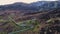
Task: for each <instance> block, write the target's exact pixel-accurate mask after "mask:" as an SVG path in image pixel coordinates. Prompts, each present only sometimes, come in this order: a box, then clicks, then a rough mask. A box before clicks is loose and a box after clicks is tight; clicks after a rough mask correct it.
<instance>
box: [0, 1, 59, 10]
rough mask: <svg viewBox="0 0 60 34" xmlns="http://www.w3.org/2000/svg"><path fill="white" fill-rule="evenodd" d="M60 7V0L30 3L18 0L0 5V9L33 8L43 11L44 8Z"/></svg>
mask: <svg viewBox="0 0 60 34" xmlns="http://www.w3.org/2000/svg"><path fill="white" fill-rule="evenodd" d="M57 7H58V8H59V7H60V2H58V1H51V2H50V1H49V2H47V1H38V2H33V3H30V4H26V3H22V2H17V3H14V4H10V5H3V6H0V10H8V9H9V10H33V11H42V10H51V9H53V8H57Z"/></svg>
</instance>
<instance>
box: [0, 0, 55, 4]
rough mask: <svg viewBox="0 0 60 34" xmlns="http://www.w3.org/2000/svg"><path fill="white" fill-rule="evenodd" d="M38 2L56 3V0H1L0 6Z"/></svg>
mask: <svg viewBox="0 0 60 34" xmlns="http://www.w3.org/2000/svg"><path fill="white" fill-rule="evenodd" d="M36 1H56V0H0V5H6V4H12V3H15V2H24V3H32V2H36Z"/></svg>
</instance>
